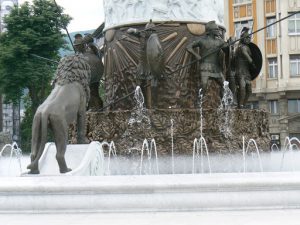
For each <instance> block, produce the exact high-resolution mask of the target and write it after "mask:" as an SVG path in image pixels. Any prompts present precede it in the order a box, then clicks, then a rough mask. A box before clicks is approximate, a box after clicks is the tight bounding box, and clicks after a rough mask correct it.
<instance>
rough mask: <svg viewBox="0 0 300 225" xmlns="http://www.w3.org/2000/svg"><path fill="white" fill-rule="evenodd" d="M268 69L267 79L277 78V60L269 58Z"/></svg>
mask: <svg viewBox="0 0 300 225" xmlns="http://www.w3.org/2000/svg"><path fill="white" fill-rule="evenodd" d="M268 67H269V71H268V72H269V73H268V75H269V78H277V76H278V65H277V58H269V59H268Z"/></svg>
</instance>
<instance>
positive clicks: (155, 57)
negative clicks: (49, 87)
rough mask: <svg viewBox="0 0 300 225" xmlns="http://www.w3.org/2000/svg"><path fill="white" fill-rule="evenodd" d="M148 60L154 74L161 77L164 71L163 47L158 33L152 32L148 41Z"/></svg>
mask: <svg viewBox="0 0 300 225" xmlns="http://www.w3.org/2000/svg"><path fill="white" fill-rule="evenodd" d="M146 54H147V60H148V65H149V67H150V71H151V74H152V76H154V77H155V78H159V77H162V76H163V72H164V66H165V65H164V57H163V55H164V54H163V49H162V46H161V43H160V40H159V37H158V35H157V34H151V36H150V37H149V39H148V41H147V49H146Z"/></svg>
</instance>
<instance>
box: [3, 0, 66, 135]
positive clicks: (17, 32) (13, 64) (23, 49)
mask: <svg viewBox="0 0 300 225" xmlns="http://www.w3.org/2000/svg"><path fill="white" fill-rule="evenodd" d="M70 20H71V17H70V16H68V15H66V14H63V9H62V8H61V7H58V8H57V7H56V5H55V3H54V1H48V0H34V1H33V4H32V5H30V4H29V3H28V2H25V3H24V4H22V5H21V6H20V7H19V9H18V8H16V7H15V8H14V9H13V10H12V11H11V13H10V14H9V15H8V16H7V17H6V18H5V19H4V22H5V24H6V31H5V32H4V33H2V34H1V35H0V80H1V82H0V90H1V92H2V93H3V94H5V98H6V99H8V100H9V101H11V102H17V101H18V100H19V99H20V98H21V96H22V93H23V91H24V90H25V89H28V91H29V98H30V99H29V100H30V101H28V104H29V105H27V111H26V116H25V119H24V121H25V122H23V124H22V128H23V129H25V130H26V129H31V123H32V115H34V113H35V111H36V109H37V107H38V105H39V104H40V103H41V102H43V101H44V99H45V97H46V96H47V94H48V93H49V90H50V83H51V80H52V79H53V74H54V71H55V68H56V65H55V64H51V63H50V64H49V62H47V61H43V60H41V59H39V58H35V57H33V55H38V56H42V57H45V58H48V59H52V60H55V61H58V60H59V49H61V48H65V47H66V46H67V45H66V41H65V39H64V36H65V35H64V34H63V33H62V32H61V31H62V29H63V28H64V27H66V26H67V25H68V23H69V22H70ZM29 109H30V110H31V111H30V112H29V111H28V110H29ZM26 124H27V125H26ZM24 126H25V127H24ZM22 133H23V130H22ZM30 133H31V131H30Z"/></svg>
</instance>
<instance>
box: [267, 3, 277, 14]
mask: <svg viewBox="0 0 300 225" xmlns="http://www.w3.org/2000/svg"><path fill="white" fill-rule="evenodd" d="M265 12H266V13H267V14H268V13H275V12H276V0H265Z"/></svg>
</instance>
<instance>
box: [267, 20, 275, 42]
mask: <svg viewBox="0 0 300 225" xmlns="http://www.w3.org/2000/svg"><path fill="white" fill-rule="evenodd" d="M274 22H276V18H275V17H270V18H267V26H268V25H270V24H272V23H274ZM267 37H268V38H275V37H276V24H274V25H272V26H269V27H267Z"/></svg>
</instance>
